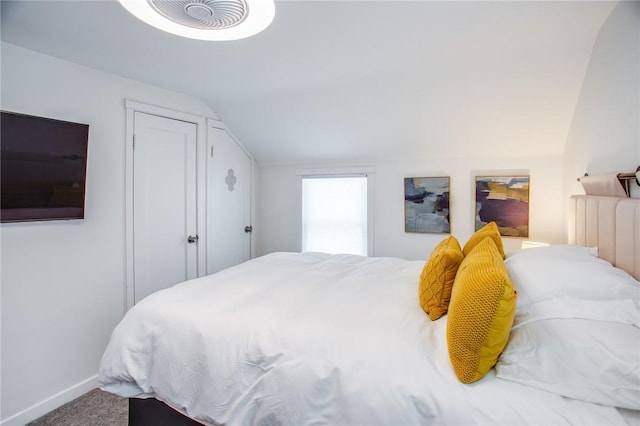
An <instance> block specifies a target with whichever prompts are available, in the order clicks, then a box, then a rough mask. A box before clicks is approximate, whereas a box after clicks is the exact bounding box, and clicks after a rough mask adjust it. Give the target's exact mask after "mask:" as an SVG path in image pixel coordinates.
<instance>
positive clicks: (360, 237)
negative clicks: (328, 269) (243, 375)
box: [301, 174, 372, 256]
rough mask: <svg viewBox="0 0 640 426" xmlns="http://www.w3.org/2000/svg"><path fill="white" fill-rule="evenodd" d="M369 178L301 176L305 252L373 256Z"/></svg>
mask: <svg viewBox="0 0 640 426" xmlns="http://www.w3.org/2000/svg"><path fill="white" fill-rule="evenodd" d="M368 180H369V178H368V176H367V175H366V174H358V175H331V174H329V175H317V176H309V175H307V176H301V181H302V185H301V186H302V215H301V216H302V232H301V237H302V245H301V248H302V251H321V252H326V253H349V254H359V255H363V256H366V255H368V254H370V250H369V247H370V243H371V239H370V238H369V229H372V227H371V223H370V222H371V221H370V220H369V210H370V209H369V202H368V198H369V197H368V192H369V182H368Z"/></svg>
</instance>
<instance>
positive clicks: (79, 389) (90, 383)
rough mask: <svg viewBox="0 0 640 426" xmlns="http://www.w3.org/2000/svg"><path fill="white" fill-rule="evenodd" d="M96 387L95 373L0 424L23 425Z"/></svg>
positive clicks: (96, 377)
mask: <svg viewBox="0 0 640 426" xmlns="http://www.w3.org/2000/svg"><path fill="white" fill-rule="evenodd" d="M97 387H98V376H97V375H95V376H93V377H89V378H88V379H87V380H85V381H83V382H80V383H78V384H75V385H73V386H71V387H69V388H67V389H65V390H63V391H62V392H59V393H57V394H55V395H53V396H50V397H49V398H47V399H45V400H44V401H41V402H39V403H37V404H34V405H32V406H31V407H29V408H27V409H26V410H22V411H20V412H19V413H17V414H14V415H13V416H11V417H9V418H7V419H4V420H2V421H1V422H0V426H23V425H25V424H27V423H29V422H31V421H33V420H35V419H37V418H38V417H42V416H44V415H45V414H47V413H48V412H50V411H53V410H55V409H56V408H58V407H60V406H62V405H64V404H66V403H67V402H69V401H73V400H74V399H76V398H77V397H79V396H80V395H83V394H85V393H87V392H89V391H91V390H93V389H95V388H97Z"/></svg>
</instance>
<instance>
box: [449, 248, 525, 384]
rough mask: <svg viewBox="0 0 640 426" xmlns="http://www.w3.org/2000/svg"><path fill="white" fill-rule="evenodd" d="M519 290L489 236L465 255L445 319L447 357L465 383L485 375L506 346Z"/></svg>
mask: <svg viewBox="0 0 640 426" xmlns="http://www.w3.org/2000/svg"><path fill="white" fill-rule="evenodd" d="M515 313H516V292H515V290H514V289H513V286H512V284H511V280H509V275H508V274H507V269H506V267H505V265H504V261H503V260H502V256H501V254H500V253H499V252H498V249H497V248H496V245H495V243H494V242H493V240H492V239H491V238H488V237H487V238H485V239H484V240H482V242H481V243H480V244H478V245H477V246H476V247H475V248H474V249H473V250H472V251H471V252H470V253H469V255H468V256H466V257H465V258H464V260H463V261H462V264H461V265H460V268H459V269H458V274H457V275H456V279H455V282H454V284H453V290H452V292H451V302H450V304H449V314H448V318H447V345H448V349H449V359H450V360H451V364H453V369H454V370H455V373H456V376H458V379H459V380H460V381H461V382H463V383H471V382H475V381H476V380H479V379H481V378H482V377H484V376H485V374H487V372H488V371H489V370H490V369H491V368H492V367H493V366H494V365H495V364H496V362H497V361H498V356H500V353H502V350H503V349H504V347H505V346H506V344H507V340H508V339H509V333H510V332H511V326H512V325H513V318H514V316H515Z"/></svg>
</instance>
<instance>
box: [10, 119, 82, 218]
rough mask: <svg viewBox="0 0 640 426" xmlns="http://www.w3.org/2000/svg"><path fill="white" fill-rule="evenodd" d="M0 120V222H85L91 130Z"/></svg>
mask: <svg viewBox="0 0 640 426" xmlns="http://www.w3.org/2000/svg"><path fill="white" fill-rule="evenodd" d="M0 118H1V120H0V148H1V149H0V151H1V152H0V163H1V164H0V178H1V179H0V182H1V184H0V186H1V188H0V199H1V200H0V221H2V222H28V221H36V220H62V219H84V195H85V187H86V185H85V180H86V174H87V144H88V140H89V125H88V124H79V123H70V122H67V121H60V120H53V119H50V118H42V117H34V116H30V115H25V114H17V113H14V112H8V111H0Z"/></svg>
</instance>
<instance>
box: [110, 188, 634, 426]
mask: <svg viewBox="0 0 640 426" xmlns="http://www.w3.org/2000/svg"><path fill="white" fill-rule="evenodd" d="M594 206H595V207H594ZM572 211H573V212H574V213H575V217H574V219H572V220H571V221H570V225H569V228H570V239H571V242H573V243H574V244H573V245H560V246H551V247H544V248H535V249H529V250H520V251H515V252H512V253H509V254H507V255H506V259H505V260H504V268H506V270H507V271H508V276H509V278H510V281H511V283H512V287H513V288H514V290H515V291H513V297H514V298H515V296H516V294H515V293H516V291H517V299H515V301H514V303H515V306H516V307H515V308H514V311H515V312H514V316H512V317H511V320H510V321H511V322H510V323H509V327H508V328H509V330H508V335H507V336H508V341H507V342H505V343H506V346H505V347H504V348H501V349H500V350H499V358H497V363H495V366H493V365H491V366H490V367H491V368H490V369H488V371H485V372H484V373H483V375H482V377H481V378H480V379H477V380H473V382H471V383H463V382H462V381H461V379H460V378H459V377H457V375H458V370H457V369H455V370H454V368H453V367H452V365H453V361H452V359H453V358H452V356H451V353H450V346H451V340H450V339H451V335H452V334H455V332H456V331H457V330H455V329H454V330H451V324H452V323H453V318H454V317H453V315H454V314H457V313H459V312H460V310H459V309H458V310H454V309H453V308H454V306H453V303H454V298H455V297H456V296H457V294H456V286H458V287H460V285H458V281H456V282H455V284H454V289H453V294H452V296H451V304H452V305H451V309H450V311H449V313H443V314H442V315H441V317H440V318H438V319H436V320H432V319H430V317H429V316H428V315H427V314H426V313H425V311H424V310H423V308H421V305H420V303H418V294H417V293H418V288H417V286H418V280H419V279H422V277H421V274H422V273H423V272H424V270H425V269H426V268H425V261H407V260H402V259H395V258H366V257H361V256H352V255H328V254H324V253H272V254H269V255H266V256H263V257H259V258H256V259H253V260H250V261H249V262H246V263H244V264H241V265H237V266H235V267H231V268H228V269H226V270H224V271H221V272H219V273H217V274H214V275H211V276H207V277H202V278H198V279H195V280H191V281H187V282H184V283H181V284H178V285H176V286H174V287H171V288H169V289H166V290H163V291H160V292H157V293H154V294H153V295H151V296H149V297H147V298H145V299H144V300H142V301H141V302H140V303H138V304H137V305H135V306H134V307H133V308H132V309H130V310H129V312H127V314H126V315H125V317H124V318H123V320H122V322H121V323H120V324H119V325H118V326H117V327H116V329H115V330H114V332H113V335H112V337H111V341H110V342H109V345H108V347H107V349H106V351H105V354H104V356H103V359H102V362H101V365H100V371H99V383H100V387H101V388H102V389H103V390H106V391H109V392H113V393H115V394H118V395H121V396H123V397H127V398H130V408H131V410H130V424H131V425H144V424H149V425H159V424H173V425H180V424H184V425H192V424H199V423H201V424H207V425H218V424H228V425H312V424H313V425H315V424H318V425H322V424H325V425H423V424H438V425H486V424H494V425H498V424H504V425H519V424H523V425H524V424H531V425H540V424H545V425H547V424H580V425H582V424H594V425H596V424H597V425H604V424H615V425H617V424H620V425H630V424H640V284H639V283H638V281H637V279H638V276H640V248H639V247H640V200H633V199H615V200H613V199H609V198H605V199H603V198H602V197H598V199H593V198H590V197H579V196H578V197H573V198H572ZM601 229H602V230H601ZM594 230H595V232H596V234H595V236H594V235H593V234H592V232H593V231H594ZM472 238H473V237H472ZM487 240H488V239H483V241H482V243H481V244H483V245H489V242H488V241H487ZM491 244H494V243H493V242H492V243H491ZM581 246H584V247H581ZM492 247H493V245H492ZM491 250H493V248H492V249H491ZM598 255H600V257H598ZM432 256H433V255H432ZM467 257H469V255H468V254H467ZM603 257H604V258H603ZM463 262H464V260H463ZM427 263H428V262H427ZM616 264H618V266H621V267H623V268H624V270H623V269H621V268H619V267H614V266H613V265H616ZM463 265H464V264H463ZM460 268H461V269H460V270H459V271H458V273H457V276H456V279H458V278H459V276H460V275H461V272H460V271H462V266H461V267H460ZM510 294H511V293H510ZM455 300H458V299H455ZM456 306H459V305H456Z"/></svg>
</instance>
